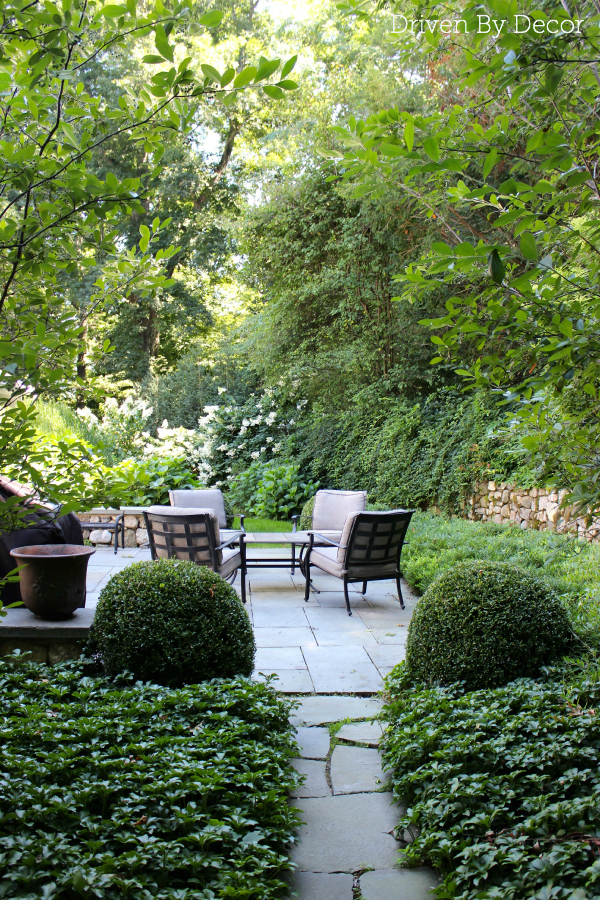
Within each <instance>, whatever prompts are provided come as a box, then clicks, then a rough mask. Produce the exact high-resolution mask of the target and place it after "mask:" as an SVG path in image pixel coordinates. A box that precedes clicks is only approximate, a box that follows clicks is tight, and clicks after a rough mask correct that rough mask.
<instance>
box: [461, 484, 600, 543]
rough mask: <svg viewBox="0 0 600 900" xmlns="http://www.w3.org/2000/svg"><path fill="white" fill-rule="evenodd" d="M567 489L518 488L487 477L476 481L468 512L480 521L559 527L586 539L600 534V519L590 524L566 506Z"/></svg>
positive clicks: (468, 516)
mask: <svg viewBox="0 0 600 900" xmlns="http://www.w3.org/2000/svg"><path fill="white" fill-rule="evenodd" d="M565 494H566V491H564V490H562V491H548V490H545V489H544V488H529V489H526V488H517V487H515V486H514V485H511V484H499V483H497V482H495V481H484V482H482V483H481V484H478V485H475V490H474V492H473V494H472V496H471V497H470V498H469V499H468V500H467V502H466V504H465V506H464V515H466V517H467V518H468V519H473V520H474V521H477V522H497V523H498V524H504V525H518V526H519V527H520V528H523V529H527V528H535V529H537V530H538V531H558V532H569V533H571V534H577V536H578V537H580V538H581V539H582V540H588V541H592V540H597V539H598V538H599V537H600V520H599V519H594V520H593V521H592V522H591V524H589V525H588V524H587V523H586V520H585V517H584V516H581V515H577V514H576V513H575V512H574V511H573V510H572V508H571V507H568V506H567V507H562V506H561V502H562V500H563V497H564V496H565Z"/></svg>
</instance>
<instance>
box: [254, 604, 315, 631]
mask: <svg viewBox="0 0 600 900" xmlns="http://www.w3.org/2000/svg"><path fill="white" fill-rule="evenodd" d="M252 612H253V616H254V627H255V628H299V627H300V628H301V627H304V628H306V627H309V622H308V621H307V619H306V613H305V612H304V609H303V608H302V607H301V606H289V607H288V606H286V605H285V604H283V603H280V604H279V606H275V605H271V604H269V605H268V606H261V605H260V603H257V602H255V603H254V604H253V609H252Z"/></svg>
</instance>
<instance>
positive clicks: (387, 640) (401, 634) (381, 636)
mask: <svg viewBox="0 0 600 900" xmlns="http://www.w3.org/2000/svg"><path fill="white" fill-rule="evenodd" d="M407 632H408V629H407V628H373V629H372V630H371V632H370V633H371V635H372V637H374V638H375V640H376V641H377V643H378V644H401V645H402V646H404V645H405V644H406V637H407Z"/></svg>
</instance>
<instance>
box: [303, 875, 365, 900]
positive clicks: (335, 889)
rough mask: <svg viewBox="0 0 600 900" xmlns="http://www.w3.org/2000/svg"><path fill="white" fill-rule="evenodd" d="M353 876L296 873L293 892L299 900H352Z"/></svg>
mask: <svg viewBox="0 0 600 900" xmlns="http://www.w3.org/2000/svg"><path fill="white" fill-rule="evenodd" d="M352 882H353V878H352V875H323V874H321V873H316V872H295V873H294V875H293V877H292V891H296V894H297V895H298V896H297V900H352Z"/></svg>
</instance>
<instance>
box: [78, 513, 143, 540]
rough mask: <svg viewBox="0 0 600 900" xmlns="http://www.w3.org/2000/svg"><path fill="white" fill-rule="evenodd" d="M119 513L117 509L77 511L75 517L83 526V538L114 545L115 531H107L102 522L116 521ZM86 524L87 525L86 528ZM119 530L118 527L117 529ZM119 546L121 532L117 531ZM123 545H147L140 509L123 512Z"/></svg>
mask: <svg viewBox="0 0 600 900" xmlns="http://www.w3.org/2000/svg"><path fill="white" fill-rule="evenodd" d="M119 515H120V513H119V512H117V511H109V510H94V509H93V510H92V511H91V512H89V513H77V517H78V519H79V521H80V522H81V524H82V526H83V539H84V541H90V542H91V543H92V544H97V545H100V546H102V545H103V544H104V545H108V546H110V545H111V544H112V545H113V546H114V540H115V533H114V531H107V529H106V528H103V527H102V525H103V523H104V522H116V520H117V517H118V516H119ZM86 525H87V526H89V527H88V528H86ZM119 532H120V529H119ZM120 546H121V534H120V533H119V547H120ZM125 546H126V547H147V546H148V532H147V531H146V528H145V523H144V516H143V515H142V512H141V510H140V511H139V512H138V511H135V512H129V511H128V512H126V513H125Z"/></svg>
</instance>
